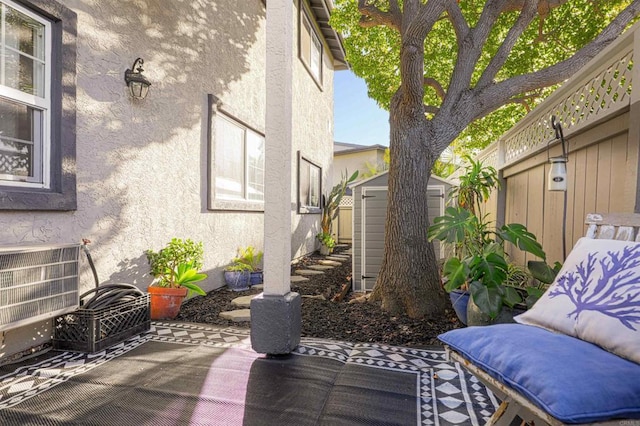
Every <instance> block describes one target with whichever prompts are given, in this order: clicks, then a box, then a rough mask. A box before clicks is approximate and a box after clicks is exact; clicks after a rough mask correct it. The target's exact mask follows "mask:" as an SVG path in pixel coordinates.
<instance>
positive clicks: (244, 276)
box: [224, 262, 251, 291]
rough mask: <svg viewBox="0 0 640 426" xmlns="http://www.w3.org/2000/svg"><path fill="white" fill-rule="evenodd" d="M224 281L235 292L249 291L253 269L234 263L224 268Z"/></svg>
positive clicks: (243, 264)
mask: <svg viewBox="0 0 640 426" xmlns="http://www.w3.org/2000/svg"><path fill="white" fill-rule="evenodd" d="M224 281H225V282H226V283H227V286H228V287H229V288H230V289H231V290H233V291H244V290H249V287H250V282H251V267H250V266H249V265H247V264H245V263H240V262H233V263H232V264H231V265H229V266H227V267H226V268H224Z"/></svg>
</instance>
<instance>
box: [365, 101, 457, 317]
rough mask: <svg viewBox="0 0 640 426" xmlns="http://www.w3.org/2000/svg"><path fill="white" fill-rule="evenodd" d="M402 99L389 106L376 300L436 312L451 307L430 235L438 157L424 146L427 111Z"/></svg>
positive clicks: (393, 308)
mask: <svg viewBox="0 0 640 426" xmlns="http://www.w3.org/2000/svg"><path fill="white" fill-rule="evenodd" d="M401 98H402V97H401V96H400V95H396V97H394V101H392V105H391V111H390V113H391V114H390V116H391V119H390V127H391V144H390V145H391V149H390V151H391V164H390V167H389V204H388V207H387V218H386V228H385V250H384V257H383V260H382V266H381V269H380V273H379V275H378V279H377V281H376V285H375V288H374V290H373V293H372V296H371V300H378V301H381V302H382V308H383V309H384V310H386V311H389V312H391V313H393V314H400V313H406V314H407V315H409V316H410V317H411V318H422V317H425V316H427V317H432V316H436V315H442V314H443V313H444V310H445V308H446V306H447V305H446V295H445V292H444V289H443V288H442V285H441V282H440V274H439V268H438V263H437V261H436V256H435V252H434V249H433V244H432V243H430V242H429V241H428V240H427V228H428V226H429V217H428V207H427V184H428V181H429V176H430V174H431V167H432V166H433V163H434V161H435V158H433V154H430V153H428V152H427V149H426V146H425V145H431V144H425V143H424V141H427V140H428V139H429V138H430V137H431V136H430V135H429V133H430V132H429V125H428V123H427V121H426V120H425V118H424V115H423V114H422V113H417V114H416V113H415V112H414V113H413V114H407V111H406V109H407V108H412V107H411V105H407V103H406V102H403V100H402V99H401ZM421 107H422V105H420V108H421Z"/></svg>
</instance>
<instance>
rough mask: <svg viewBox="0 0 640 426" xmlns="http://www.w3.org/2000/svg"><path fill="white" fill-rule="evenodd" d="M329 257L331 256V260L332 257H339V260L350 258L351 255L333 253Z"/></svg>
mask: <svg viewBox="0 0 640 426" xmlns="http://www.w3.org/2000/svg"><path fill="white" fill-rule="evenodd" d="M331 257H332V259H331V260H333V258H334V257H335V258H337V259H340V260H349V259H351V256H345V255H343V254H334V255H332V256H331Z"/></svg>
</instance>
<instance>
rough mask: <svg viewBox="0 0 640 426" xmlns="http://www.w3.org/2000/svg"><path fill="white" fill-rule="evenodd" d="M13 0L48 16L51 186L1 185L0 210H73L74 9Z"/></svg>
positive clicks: (51, 1)
mask: <svg viewBox="0 0 640 426" xmlns="http://www.w3.org/2000/svg"><path fill="white" fill-rule="evenodd" d="M14 1H15V2H16V3H18V4H20V5H22V6H24V7H26V8H28V9H31V10H33V11H34V12H35V13H38V14H40V15H42V16H44V17H46V18H48V19H49V20H51V50H52V52H51V53H52V55H51V56H52V63H51V157H50V161H51V169H50V173H51V179H50V182H51V185H50V186H51V187H50V188H16V187H9V186H2V185H0V210H51V211H69V210H76V209H77V196H76V78H75V76H76V37H77V17H76V13H75V12H73V11H72V10H71V9H68V8H67V7H65V6H63V5H62V4H60V3H58V2H57V1H55V0H29V1H27V0H14Z"/></svg>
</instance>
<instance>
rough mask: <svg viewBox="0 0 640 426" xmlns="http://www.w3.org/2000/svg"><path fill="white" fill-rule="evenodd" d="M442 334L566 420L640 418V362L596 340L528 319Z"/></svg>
mask: <svg viewBox="0 0 640 426" xmlns="http://www.w3.org/2000/svg"><path fill="white" fill-rule="evenodd" d="M438 337H439V338H440V340H442V341H443V342H444V343H445V344H447V345H449V346H450V347H451V348H452V349H453V350H455V351H456V352H458V353H460V354H461V355H462V356H463V357H464V358H466V359H468V360H469V361H471V362H472V363H473V364H475V365H476V366H478V367H480V368H482V369H483V370H484V371H486V372H487V373H488V374H490V375H491V376H492V377H494V378H495V379H497V380H499V381H500V382H502V383H504V384H506V385H508V386H509V387H511V388H513V389H515V390H517V391H518V392H519V393H520V394H522V395H523V396H525V397H526V398H527V399H528V400H530V401H531V402H533V403H534V404H536V405H537V406H538V407H540V408H542V409H543V410H544V411H546V412H547V413H549V414H551V415H552V416H553V417H555V418H556V419H558V420H560V421H562V422H565V423H587V422H597V421H604V420H611V419H640V364H636V363H635V362H633V361H629V360H626V359H624V358H620V357H619V356H617V355H614V354H612V353H610V352H607V351H605V350H603V349H601V348H600V347H598V346H596V345H594V344H592V343H589V342H585V341H582V340H580V339H576V338H574V337H570V336H566V335H564V334H558V333H554V332H551V331H548V330H545V329H542V328H539V327H535V326H531V325H523V324H498V325H492V326H486V327H468V328H463V329H457V330H452V331H449V332H447V333H444V334H441V335H440V336H438Z"/></svg>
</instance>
